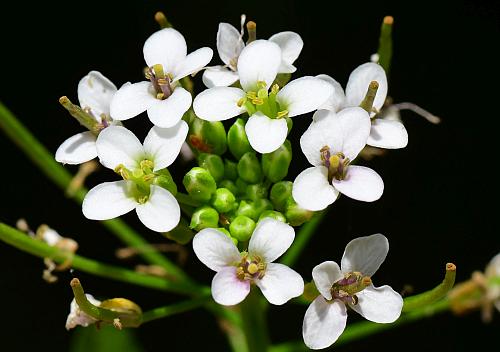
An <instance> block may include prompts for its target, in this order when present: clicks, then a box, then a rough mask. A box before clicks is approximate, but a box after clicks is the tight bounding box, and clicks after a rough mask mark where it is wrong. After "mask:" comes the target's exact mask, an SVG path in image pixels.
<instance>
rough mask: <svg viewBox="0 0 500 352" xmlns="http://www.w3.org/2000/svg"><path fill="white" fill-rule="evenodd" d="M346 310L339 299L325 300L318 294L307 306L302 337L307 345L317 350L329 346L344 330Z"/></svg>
mask: <svg viewBox="0 0 500 352" xmlns="http://www.w3.org/2000/svg"><path fill="white" fill-rule="evenodd" d="M346 322H347V310H346V307H345V305H344V303H342V302H340V301H337V300H335V301H331V302H327V301H326V300H325V299H324V298H323V296H318V297H317V298H316V299H315V300H314V301H313V302H312V303H311V304H310V305H309V307H308V308H307V311H306V314H305V316H304V322H303V324H302V337H303V338H304V343H305V344H306V346H307V347H309V348H310V349H313V350H319V349H322V348H326V347H329V346H331V345H332V344H333V343H334V342H335V341H337V339H338V338H339V336H340V335H341V334H342V333H343V332H344V329H345V326H346Z"/></svg>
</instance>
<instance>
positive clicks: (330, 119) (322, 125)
mask: <svg viewBox="0 0 500 352" xmlns="http://www.w3.org/2000/svg"><path fill="white" fill-rule="evenodd" d="M314 118H315V121H314V122H312V123H311V125H310V126H309V128H308V129H307V131H306V132H305V133H304V134H303V135H302V137H301V138H300V147H301V148H302V152H303V153H304V155H305V156H306V158H307V160H308V161H309V162H310V163H311V164H312V165H314V166H313V167H310V168H308V169H305V170H304V171H302V172H301V173H300V174H299V175H298V176H297V178H296V179H295V181H294V182H293V189H292V195H293V198H294V199H295V201H296V202H297V203H298V204H299V205H300V206H301V207H302V208H304V209H308V210H313V211H316V210H321V209H324V208H326V207H327V206H328V205H330V204H332V203H333V202H334V201H335V200H336V199H337V197H338V195H339V193H342V194H344V195H346V196H348V197H350V198H353V199H356V200H361V201H365V202H372V201H375V200H377V199H379V198H380V197H381V195H382V193H383V191H384V182H383V181H382V178H381V177H380V176H379V175H378V174H377V173H376V172H375V171H373V170H372V169H370V168H368V167H364V166H357V165H351V162H352V161H353V160H354V158H356V156H357V155H358V154H359V152H360V151H361V150H362V149H363V148H364V146H365V145H366V140H367V138H368V135H369V134H370V117H369V116H368V113H367V112H366V111H365V110H363V109H362V108H359V107H355V108H346V109H344V110H341V111H340V112H339V113H335V112H333V111H329V110H318V111H317V112H316V113H315V114H314Z"/></svg>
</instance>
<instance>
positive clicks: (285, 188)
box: [269, 181, 293, 212]
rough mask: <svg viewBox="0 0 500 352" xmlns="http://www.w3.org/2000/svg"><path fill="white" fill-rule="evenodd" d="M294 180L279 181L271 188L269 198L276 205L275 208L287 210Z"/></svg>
mask: <svg viewBox="0 0 500 352" xmlns="http://www.w3.org/2000/svg"><path fill="white" fill-rule="evenodd" d="M292 187H293V182H290V181H281V182H277V183H275V184H274V185H273V187H272V188H271V194H270V197H269V199H271V202H272V203H273V205H274V209H276V210H278V211H281V212H283V211H285V206H286V201H287V199H288V198H289V197H290V196H291V195H292Z"/></svg>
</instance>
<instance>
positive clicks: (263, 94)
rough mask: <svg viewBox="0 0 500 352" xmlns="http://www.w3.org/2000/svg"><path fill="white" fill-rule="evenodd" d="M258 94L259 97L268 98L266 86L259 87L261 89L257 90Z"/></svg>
mask: <svg viewBox="0 0 500 352" xmlns="http://www.w3.org/2000/svg"><path fill="white" fill-rule="evenodd" d="M257 96H258V97H259V98H267V89H265V88H262V89H259V91H258V92H257Z"/></svg>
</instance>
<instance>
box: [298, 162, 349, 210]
mask: <svg viewBox="0 0 500 352" xmlns="http://www.w3.org/2000/svg"><path fill="white" fill-rule="evenodd" d="M338 194H339V192H338V191H337V190H335V188H333V187H332V185H331V184H330V183H329V182H328V169H327V168H326V167H324V166H314V167H310V168H308V169H305V170H304V171H302V172H301V173H300V174H299V175H298V176H297V177H296V178H295V181H293V188H292V196H293V199H294V200H295V201H296V202H297V204H298V205H300V206H301V207H302V208H304V209H307V210H312V211H318V210H322V209H325V208H326V207H327V206H329V205H330V204H332V203H333V202H335V200H336V199H337V196H338Z"/></svg>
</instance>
